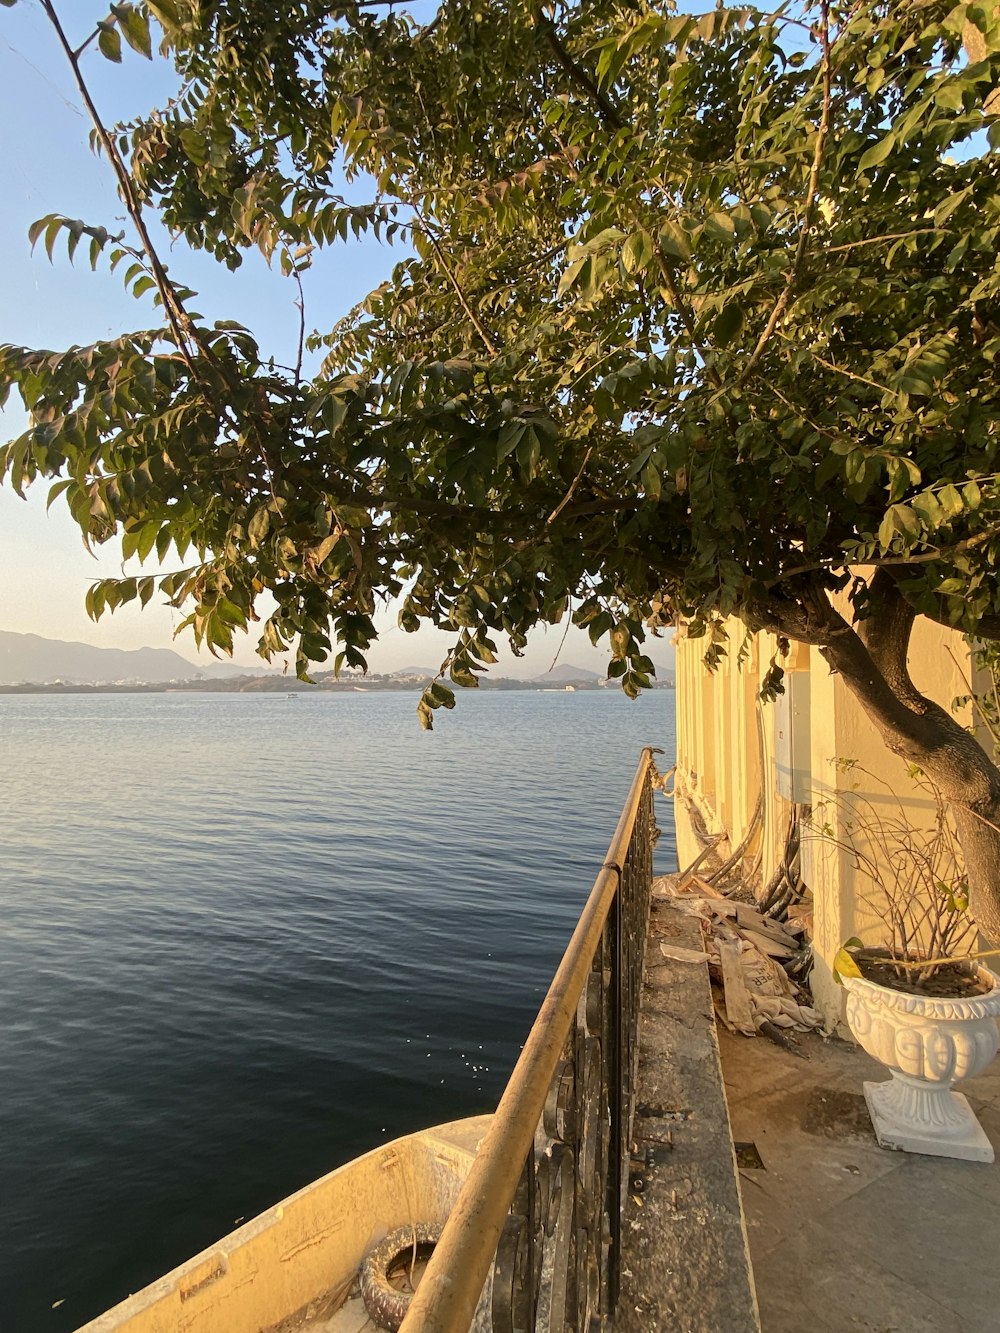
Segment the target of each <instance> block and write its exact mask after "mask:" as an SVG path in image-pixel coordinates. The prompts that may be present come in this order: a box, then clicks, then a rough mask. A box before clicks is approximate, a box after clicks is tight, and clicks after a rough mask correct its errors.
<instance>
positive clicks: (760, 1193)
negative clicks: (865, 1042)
mask: <svg viewBox="0 0 1000 1333" xmlns="http://www.w3.org/2000/svg"><path fill="white" fill-rule="evenodd" d="M719 1044H720V1047H721V1052H722V1068H723V1075H724V1078H725V1083H726V1093H727V1097H728V1100H729V1110H730V1120H731V1123H732V1131H733V1138H734V1139H735V1141H736V1142H737V1144H744V1145H753V1146H752V1147H750V1146H747V1147H745V1148H743V1149H741V1150H739V1151H738V1159H739V1161H740V1187H741V1190H742V1194H743V1207H744V1212H745V1215H746V1222H747V1230H748V1233H749V1239H750V1254H751V1258H752V1262H753V1269H754V1276H755V1279H756V1285H757V1298H758V1302H759V1305H760V1316H761V1329H762V1333H855V1331H856V1330H869V1331H870V1333H997V1330H1000V1164H995V1165H991V1166H985V1165H980V1164H974V1163H969V1162H956V1161H950V1160H947V1159H944V1158H935V1157H920V1156H915V1155H912V1154H909V1153H893V1152H887V1151H885V1150H884V1149H882V1148H879V1147H878V1145H877V1144H876V1142H875V1136H874V1134H873V1133H872V1129H871V1124H870V1121H869V1119H868V1111H867V1108H866V1106H865V1100H864V1096H863V1094H862V1091H861V1085H862V1082H863V1081H864V1080H865V1079H878V1080H881V1079H882V1078H883V1077H884V1076H886V1073H885V1071H884V1070H883V1069H882V1068H881V1066H878V1065H876V1064H875V1062H874V1061H873V1060H871V1059H870V1058H869V1057H868V1056H867V1055H866V1054H865V1053H864V1052H863V1051H861V1050H860V1049H859V1048H857V1047H855V1046H854V1045H853V1044H851V1043H849V1042H845V1041H840V1040H838V1039H836V1038H831V1039H829V1040H824V1039H823V1038H822V1037H819V1036H810V1037H803V1038H800V1045H801V1049H802V1050H803V1051H804V1052H807V1053H808V1054H809V1056H810V1058H809V1059H808V1060H803V1059H800V1058H798V1057H796V1056H793V1055H790V1054H788V1053H786V1052H784V1051H782V1050H779V1049H778V1048H777V1047H775V1046H774V1045H772V1044H771V1043H770V1042H768V1041H766V1040H765V1039H763V1038H756V1039H749V1040H748V1039H747V1038H745V1037H734V1036H731V1035H729V1034H728V1033H727V1032H725V1031H721V1030H720V1032H719ZM960 1090H961V1091H963V1092H964V1093H965V1094H966V1096H967V1097H968V1098H969V1101H970V1102H971V1104H972V1107H973V1109H974V1110H975V1111H976V1114H977V1115H978V1116H979V1119H980V1121H981V1123H982V1125H983V1128H984V1129H985V1130H986V1132H987V1134H988V1135H989V1137H990V1140H991V1141H992V1143H993V1145H994V1148H995V1149H996V1150H997V1156H998V1158H1000V1060H998V1061H997V1062H996V1063H995V1064H994V1065H993V1066H992V1069H991V1070H990V1071H989V1072H987V1074H986V1075H984V1076H983V1077H982V1078H979V1079H975V1080H970V1081H969V1082H967V1083H964V1084H962V1086H961V1089H960Z"/></svg>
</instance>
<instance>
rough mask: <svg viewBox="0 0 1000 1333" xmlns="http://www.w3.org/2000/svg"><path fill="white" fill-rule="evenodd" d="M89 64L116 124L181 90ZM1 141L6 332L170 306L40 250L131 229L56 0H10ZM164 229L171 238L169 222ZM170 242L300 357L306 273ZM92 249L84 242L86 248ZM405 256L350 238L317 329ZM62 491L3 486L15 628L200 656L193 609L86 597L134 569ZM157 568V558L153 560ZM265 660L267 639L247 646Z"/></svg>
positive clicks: (322, 264) (542, 638) (399, 651)
mask: <svg viewBox="0 0 1000 1333" xmlns="http://www.w3.org/2000/svg"><path fill="white" fill-rule="evenodd" d="M61 9H62V18H63V22H64V23H65V25H66V27H67V30H68V35H69V37H70V40H73V41H76V42H79V41H82V40H83V39H84V37H86V36H87V34H88V33H89V32H90V31H91V30H92V27H93V23H94V22H96V20H97V19H98V18H100V17H102V16H103V14H104V13H106V12H107V10H106V8H105V7H104V6H103V5H95V4H90V3H89V2H84V3H81V2H80V0H62V6H61ZM85 73H86V76H87V79H88V82H89V84H90V87H91V91H92V94H93V96H94V98H95V101H96V102H97V105H98V108H99V110H100V111H101V113H102V115H103V117H104V118H105V120H106V121H108V122H110V121H114V120H117V119H120V118H125V117H127V116H129V115H132V114H135V113H138V112H140V111H143V110H146V109H148V108H149V107H151V106H153V105H156V104H157V103H159V102H162V101H163V100H164V99H165V98H166V97H168V96H169V95H170V92H171V90H172V88H173V86H174V79H173V74H172V71H171V70H170V69H169V67H168V66H167V65H166V64H165V63H164V62H162V61H157V62H154V63H153V64H150V63H149V62H148V61H146V60H143V59H142V58H141V57H140V56H138V55H136V54H135V53H134V52H131V51H130V50H128V48H126V49H125V55H124V60H123V63H122V64H121V65H113V64H111V63H110V62H108V61H107V60H105V59H104V58H103V57H102V56H101V55H100V54H98V53H97V52H96V50H94V49H93V48H92V49H91V53H89V54H88V56H87V58H86V65H85ZM0 124H3V125H4V127H5V134H4V136H3V141H2V143H0V163H2V167H0V170H2V177H0V178H2V180H3V181H4V184H5V189H4V203H3V208H2V209H0V251H2V253H3V255H4V263H3V267H2V271H0V312H2V318H0V342H10V343H15V344H21V345H25V346H32V347H53V348H58V347H65V346H69V345H70V344H73V343H87V342H91V341H94V340H95V339H98V338H102V337H106V336H109V335H113V334H115V333H117V332H120V331H123V330H125V329H128V328H142V327H145V326H147V324H149V323H152V322H153V321H156V322H159V317H158V315H157V314H156V313H155V312H154V311H153V309H152V307H151V306H150V305H147V304H146V302H145V300H141V301H139V302H136V301H135V300H134V299H133V298H132V297H131V296H129V295H126V294H125V293H124V292H123V290H122V288H121V284H120V282H119V280H118V278H116V277H115V276H114V275H112V274H109V273H107V272H106V271H105V270H103V269H102V268H100V267H99V268H98V271H97V272H96V273H92V272H91V270H90V268H89V266H88V265H87V263H86V261H85V260H83V262H81V263H78V264H77V265H76V266H74V265H71V264H70V263H69V261H68V259H67V258H66V254H65V249H64V248H63V250H62V253H60V249H59V246H60V245H61V241H60V242H59V243H58V244H57V249H56V251H55V262H54V263H52V264H50V263H49V261H48V259H47V257H46V255H45V253H44V249H43V247H41V246H39V247H38V248H37V250H36V252H35V254H34V255H32V254H31V253H30V250H29V246H28V241H27V231H28V227H29V226H30V224H31V223H32V222H33V221H34V220H35V219H36V218H39V217H41V216H43V215H44V214H46V213H63V214H66V215H68V216H70V217H79V218H83V219H84V220H85V221H86V222H88V223H92V224H94V225H103V226H107V227H108V228H109V229H110V230H120V229H121V228H122V226H124V225H125V220H124V218H123V209H122V205H121V203H120V201H119V200H118V198H117V195H116V193H115V189H114V183H113V180H112V178H111V174H110V172H109V170H108V168H107V166H106V164H105V163H103V162H102V161H101V160H100V159H98V158H96V157H95V156H94V155H93V154H92V153H91V151H90V148H89V144H88V134H89V129H90V124H89V121H88V120H87V118H86V116H85V113H84V111H83V109H82V107H81V106H80V104H79V100H78V96H77V93H76V88H75V85H74V83H73V80H72V75H71V73H70V70H69V67H68V65H67V64H66V62H65V59H64V57H63V56H62V53H61V51H60V50H59V48H58V46H57V44H56V41H55V36H54V34H53V33H52V31H51V29H50V28H49V24H48V20H47V19H46V17H45V15H44V13H43V11H42V9H41V7H40V5H38V4H37V3H35V2H34V0H19V3H18V4H16V5H15V6H14V7H13V9H7V8H2V9H0ZM154 234H155V233H154ZM161 247H162V248H161V253H163V254H164V256H165V257H166V258H167V261H168V265H169V267H170V269H171V272H172V273H173V275H174V276H175V277H176V278H178V279H179V280H180V281H181V282H183V283H185V284H186V285H188V286H190V287H193V288H195V289H196V290H197V291H198V292H199V299H198V302H197V308H198V309H199V310H200V311H201V312H202V313H203V314H205V315H206V316H208V317H210V318H229V319H239V320H241V321H242V322H244V323H245V324H247V325H248V326H249V327H250V328H251V329H252V330H253V331H254V333H255V334H256V335H257V337H258V339H259V341H260V343H261V345H262V347H263V348H264V349H265V350H266V351H268V352H270V353H273V354H274V355H275V357H276V359H278V360H281V361H284V362H285V363H290V362H292V361H294V348H295V344H296V340H297V336H298V323H297V320H298V312H297V311H296V309H295V306H294V300H295V297H296V292H295V289H294V288H293V286H292V284H291V283H290V282H289V281H288V280H287V279H285V278H282V277H281V276H280V274H279V273H278V272H277V270H275V271H274V272H272V271H270V270H269V269H268V267H267V265H266V264H265V263H264V261H263V259H262V258H260V256H258V255H256V254H251V255H248V256H247V259H246V261H245V263H244V265H243V267H242V268H241V269H240V270H239V271H238V272H237V273H235V274H230V273H229V272H228V271H227V270H226V269H225V268H223V267H221V266H219V265H216V264H215V263H214V262H213V261H212V260H211V259H209V258H207V257H206V256H204V255H201V254H198V253H195V252H191V251H189V250H187V249H186V247H183V246H180V245H175V246H173V247H171V246H170V244H169V241H167V240H166V239H162V238H161ZM84 249H85V247H82V246H81V250H80V253H81V255H82V254H83V251H84ZM399 257H400V252H399V251H398V250H389V249H386V248H383V247H381V246H380V245H378V243H376V242H374V241H373V240H366V241H362V242H352V243H351V245H349V246H338V247H336V248H335V249H334V250H332V251H328V252H326V253H324V254H322V255H320V256H319V257H318V260H317V262H316V264H315V267H314V269H313V270H312V272H311V273H310V274H309V275H308V276H307V287H306V319H307V325H308V326H309V327H320V328H326V327H329V326H330V325H331V324H332V323H333V321H334V320H336V319H337V318H338V317H339V315H341V314H342V313H343V312H344V311H346V310H347V309H349V308H350V307H351V306H352V305H353V304H354V303H355V302H356V301H357V300H359V299H360V298H361V297H363V296H364V295H365V294H366V293H367V292H368V291H369V290H370V289H371V288H372V287H374V286H375V285H376V284H377V283H378V282H380V281H382V280H383V279H384V278H385V277H387V276H388V274H389V272H390V270H391V267H392V264H393V263H394V262H396V260H397V259H398V258H399ZM24 420H25V418H24V414H23V412H21V411H20V410H19V409H17V408H11V407H8V409H7V410H6V411H5V412H4V413H2V414H0V433H2V436H3V438H5V439H6V438H9V437H10V436H11V435H14V434H16V433H18V432H19V431H20V430H21V429H23V425H24ZM46 490H47V487H46V486H45V484H44V483H43V484H40V485H38V486H36V487H35V488H34V490H33V491H32V492H30V493H29V498H28V499H27V501H22V500H19V499H18V497H17V496H15V495H14V494H13V493H12V492H11V491H10V490H9V489H7V488H0V570H2V581H0V629H5V630H14V631H17V632H20V633H35V634H42V635H45V636H47V637H49V638H59V639H75V640H79V641H82V642H87V643H93V644H97V645H101V646H106V647H116V648H137V647H141V646H146V645H148V646H153V647H167V646H173V647H175V648H177V649H178V650H179V651H181V652H183V653H184V654H185V656H188V657H190V658H195V657H196V656H197V654H196V652H195V649H194V644H193V641H192V640H190V639H189V638H187V637H184V638H182V639H180V640H178V641H176V642H174V641H173V630H174V627H175V625H176V623H177V621H178V620H179V619H180V617H179V616H178V614H177V613H176V612H173V611H171V610H170V609H169V608H167V607H162V606H159V605H157V604H156V603H155V601H154V602H153V603H151V604H150V606H149V607H147V608H146V609H145V610H143V611H142V612H140V611H138V610H137V609H135V608H134V607H126V608H124V609H123V610H121V611H119V612H117V613H116V614H115V615H114V616H113V617H105V619H103V620H102V621H101V622H100V624H98V625H95V624H93V622H91V621H90V620H89V619H88V618H87V616H86V613H85V611H84V605H83V602H84V595H85V592H86V589H87V586H88V585H89V583H90V582H91V581H92V580H93V579H94V578H98V577H101V576H104V575H108V574H114V573H115V572H117V570H118V569H119V568H120V563H119V559H116V556H115V553H114V551H113V549H111V548H110V547H106V548H104V550H102V551H101V552H100V553H99V554H98V556H97V558H96V559H95V558H94V557H93V556H91V555H89V554H88V553H87V551H86V550H85V549H84V547H83V545H82V542H81V540H80V535H79V531H78V529H77V528H76V525H75V524H74V523H73V522H72V520H71V519H70V518H69V516H68V514H64V513H63V512H62V510H61V509H60V508H59V507H58V505H56V506H54V507H53V509H52V510H51V512H50V513H48V514H46V512H45V498H46V496H45V492H46ZM147 568H148V567H147ZM380 623H382V624H384V626H385V633H384V637H383V639H382V640H380V643H379V645H378V646H377V647H376V648H375V649H374V650H373V652H372V654H371V665H372V668H373V669H375V670H392V669H394V668H395V667H398V666H403V665H408V664H411V663H417V664H421V665H422V664H425V663H426V664H428V665H435V664H436V662H437V661H438V660H440V658H441V657H442V656H443V654H444V652H445V650H446V648H447V645H448V642H449V636H447V635H445V634H441V633H438V632H436V631H434V630H431V629H427V630H421V631H420V632H419V633H418V634H417V635H406V634H403V633H402V632H401V631H399V630H397V629H396V628H395V613H394V612H393V611H392V610H391V608H390V609H389V610H388V611H387V613H386V614H385V615H384V616H383V617H382V618H381V622H380ZM561 638H562V627H555V628H550V629H547V630H540V631H538V632H536V634H535V636H533V639H532V643H531V646H530V648H529V653H528V657H527V658H526V659H525V660H524V661H523V662H516V663H515V659H513V658H512V657H510V656H508V655H506V654H505V656H504V658H503V659H502V660H501V667H500V669H501V670H506V669H512V670H513V671H514V672H515V673H516V674H530V673H532V672H535V671H542V670H545V669H547V667H548V666H549V664H550V663H551V661H552V659H553V657H554V656H555V653H556V650H557V648H558V646H559V642H560V640H561ZM653 646H654V649H658V651H654V652H653V654H652V656H653V657H654V660H659V661H660V662H662V663H666V662H668V661H669V660H670V659H671V657H672V654H671V653H670V652H668V651H667V648H666V641H662V642H661V643H660V644H654V645H653ZM237 658H238V659H239V660H241V661H251V660H253V648H252V641H251V640H247V644H246V648H245V649H243V650H240V651H239V652H238V653H237ZM560 660H561V661H564V662H572V663H574V664H576V665H580V666H588V667H590V668H592V669H595V670H601V669H603V668H604V666H605V665H606V661H607V655H606V653H605V652H604V651H603V650H601V651H598V650H595V649H593V648H592V647H591V645H590V643H589V640H588V639H587V637H586V635H585V634H583V633H582V632H580V631H577V630H575V629H571V630H570V633H569V636H568V638H567V641H566V644H565V646H564V648H563V651H562V655H561V659H560Z"/></svg>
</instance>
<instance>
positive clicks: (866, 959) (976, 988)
mask: <svg viewBox="0 0 1000 1333" xmlns="http://www.w3.org/2000/svg"><path fill="white" fill-rule="evenodd" d="M854 959H855V962H856V963H857V965H858V967H859V968H860V970H861V975H862V976H863V977H864V978H865V980H866V981H874V982H875V984H876V985H877V986H886V987H888V988H889V990H898V991H904V992H905V993H906V994H907V995H928V996H931V997H932V998H934V999H939V1000H969V999H972V998H973V997H974V996H976V995H987V994H988V993H989V992H990V991H991V990H992V989H993V985H992V982H991V981H989V980H988V979H987V978H986V977H983V976H982V975H981V974H980V973H978V972H973V971H972V970H971V969H970V967H969V965H968V964H967V963H962V962H955V963H942V965H941V966H940V967H937V968H935V969H934V974H933V976H930V977H926V978H925V979H924V980H923V981H921V982H919V983H918V982H917V981H916V980H915V978H916V976H917V971H916V969H915V968H912V967H897V965H896V964H895V963H894V962H893V961H892V958H891V956H890V954H889V952H888V950H886V949H867V950H865V952H864V953H861V952H859V953H857V954H855V955H854Z"/></svg>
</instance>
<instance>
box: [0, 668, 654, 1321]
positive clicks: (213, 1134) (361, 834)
mask: <svg viewBox="0 0 1000 1333" xmlns="http://www.w3.org/2000/svg"><path fill="white" fill-rule="evenodd" d="M415 705H416V695H414V694H375V693H370V694H353V695H338V694H324V695H312V696H299V697H297V698H296V699H295V700H294V701H293V700H290V699H287V698H286V697H285V696H284V695H273V694H268V695H222V694H216V695H213V694H205V695H189V694H173V695H90V696H81V695H74V696H52V695H49V696H23V695H15V696H3V697H0V756H2V763H0V811H2V815H0V912H2V917H0V1219H2V1220H0V1330H2V1333H64V1331H65V1330H70V1329H74V1328H76V1327H77V1326H78V1325H79V1324H80V1323H82V1322H84V1321H85V1320H87V1319H89V1318H92V1317H93V1316H94V1315H95V1314H97V1313H99V1312H100V1311H101V1310H102V1309H104V1308H105V1307H107V1306H108V1305H110V1304H112V1303H114V1302H115V1301H117V1300H120V1299H121V1298H122V1297H124V1296H125V1295H127V1294H128V1293H129V1292H130V1291H134V1290H136V1289H138V1288H139V1287H141V1286H143V1285H144V1284H145V1283H147V1282H149V1281H150V1280H151V1279H152V1278H154V1277H156V1276H158V1275H159V1274H160V1273H162V1272H164V1271H165V1270H167V1269H169V1268H170V1267H172V1266H173V1265H175V1264H176V1263H178V1262H180V1261H181V1260H183V1259H185V1258H187V1257H189V1256H190V1255H192V1254H194V1253H195V1252H196V1251H198V1250H199V1249H201V1248H203V1247H204V1246H206V1245H209V1244H211V1243H212V1242H213V1241H214V1240H216V1239H218V1237H219V1236H221V1235H223V1234H224V1233H226V1232H227V1231H229V1230H231V1229H232V1228H233V1225H234V1224H235V1223H236V1222H238V1221H240V1220H242V1219H244V1218H249V1217H251V1216H253V1215H254V1214H255V1213H257V1212H259V1211H261V1210H262V1209H264V1208H266V1207H267V1206H269V1205H270V1204H272V1203H275V1202H276V1201H277V1200H278V1199H280V1198H281V1197H283V1196H284V1195H286V1194H288V1193H290V1192H291V1191H293V1190H295V1189H297V1188H299V1187H300V1186H301V1185H303V1184H305V1183H306V1182H307V1181H309V1180H311V1179H313V1178H315V1177H316V1176H319V1175H321V1174H323V1173H324V1172H326V1171H329V1170H331V1169H332V1168H333V1167H335V1166H337V1165H339V1164H340V1163H341V1162H343V1161H345V1160H347V1159H348V1158H350V1157H353V1156H355V1155H357V1154H358V1153H360V1152H363V1151H366V1150H367V1149H369V1148H371V1147H374V1146H376V1145H377V1144H378V1143H380V1142H382V1141H384V1140H386V1139H389V1138H393V1137H396V1136H397V1135H400V1134H404V1133H407V1132H409V1131H411V1130H414V1129H418V1128H422V1127H423V1126H425V1125H428V1124H433V1123H435V1122H438V1121H442V1120H447V1119H452V1118H454V1117H458V1116H465V1115H472V1114H476V1113H478V1112H481V1111H487V1110H492V1109H493V1107H494V1106H495V1104H496V1102H497V1099H498V1097H499V1095H500V1092H501V1090H502V1088H503V1085H504V1083H505V1081H506V1078H507V1076H508V1074H509V1072H510V1069H511V1067H512V1066H513V1063H514V1061H515V1059H516V1057H517V1053H518V1050H519V1048H520V1045H521V1043H522V1042H523V1040H524V1037H525V1034H526V1033H527V1030H528V1028H529V1027H530V1025H531V1022H532V1020H533V1018H534V1015H535V1012H536V1010H537V1008H538V1004H539V1002H540V1000H541V997H542V995H543V994H544V992H545V989H546V988H547V986H548V983H549V980H550V978H551V975H552V972H553V970H554V968H555V965H556V963H557V961H558V959H559V956H560V955H561V953H562V950H563V948H564V947H565V944H566V941H567V940H568V938H569V934H570V932H571V930H572V927H573V924H574V922H575V919H576V917H577V915H578V913H579V911H580V908H581V907H582V905H583V902H584V900H585V898H586V895H587V893H588V892H589V890H590V887H591V885H592V884H593V881H594V878H595V875H596V873H597V870H598V867H599V866H600V864H601V861H602V860H603V859H604V853H605V851H606V849H607V845H608V842H609V840H610V837H611V834H612V832H613V831H614V827H615V823H616V821H617V818H618V814H619V811H620V809H621V806H622V803H623V801H624V799H625V796H626V793H627V790H628V786H629V783H630V781H631V778H632V774H633V773H634V771H635V766H636V764H637V762H638V759H639V752H640V749H641V747H642V746H643V745H646V744H652V745H658V746H661V747H663V749H664V750H666V752H667V753H666V754H665V755H663V756H662V758H661V767H662V766H663V765H669V764H671V763H673V749H674V742H673V736H674V721H673V694H672V693H670V692H667V691H662V692H658V693H655V694H648V695H645V696H643V697H642V698H641V699H640V700H638V701H637V702H636V703H634V704H632V703H630V702H629V701H628V700H627V699H625V697H624V696H623V695H621V694H620V693H619V692H618V691H617V690H609V691H607V692H605V691H601V692H593V693H591V692H580V693H575V694H564V693H536V692H531V693H486V692H484V693H482V694H480V695H474V694H470V693H466V694H461V693H460V699H459V706H458V708H457V709H456V711H455V712H454V713H450V714H447V715H445V714H438V718H439V721H438V723H437V727H436V730H435V731H434V732H433V733H432V734H427V733H424V732H421V731H420V730H419V727H418V725H417V722H416V717H415V713H414V709H415ZM657 806H658V817H659V821H660V824H661V827H662V828H663V837H662V838H661V842H660V847H659V850H658V859H659V861H660V863H661V865H662V866H663V867H664V868H669V866H671V865H672V863H673V830H672V825H671V824H670V809H669V806H668V804H667V802H666V801H665V800H663V799H662V798H658V801H657Z"/></svg>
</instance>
